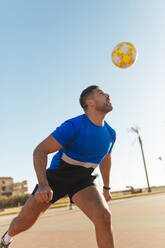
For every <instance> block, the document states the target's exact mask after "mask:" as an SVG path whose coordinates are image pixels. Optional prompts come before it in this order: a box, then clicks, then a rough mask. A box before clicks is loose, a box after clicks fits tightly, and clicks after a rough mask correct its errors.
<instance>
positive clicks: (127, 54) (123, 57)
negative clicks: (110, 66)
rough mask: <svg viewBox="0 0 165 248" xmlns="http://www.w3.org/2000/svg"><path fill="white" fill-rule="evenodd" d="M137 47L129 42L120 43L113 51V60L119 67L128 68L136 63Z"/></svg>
mask: <svg viewBox="0 0 165 248" xmlns="http://www.w3.org/2000/svg"><path fill="white" fill-rule="evenodd" d="M136 55H137V52H136V47H135V46H134V45H132V44H131V43H129V42H121V43H119V44H118V45H117V46H116V47H115V48H114V50H113V51H112V62H113V63H114V65H116V66H118V67H119V68H128V67H130V66H131V65H133V64H134V63H135V60H136Z"/></svg>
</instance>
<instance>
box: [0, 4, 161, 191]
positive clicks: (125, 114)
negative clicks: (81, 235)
mask: <svg viewBox="0 0 165 248" xmlns="http://www.w3.org/2000/svg"><path fill="white" fill-rule="evenodd" d="M164 12H165V2H164V0H157V1H155V0H145V1H144V0H136V1H132V0H125V1H121V0H115V1H112V0H102V1H100V0H90V1H89V0H83V1H82V0H70V1H68V0H60V1H58V0H47V1H43V0H35V1H34V0H33V1H32V0H28V1H23V0H15V1H12V0H10V1H9V0H5V1H1V2H0V116H1V117H0V133H1V136H0V137H1V138H0V151H1V156H0V176H1V177H3V176H12V177H13V178H14V181H15V182H17V181H22V180H25V179H26V180H28V187H29V191H31V190H32V189H33V187H34V185H35V184H36V176H35V173H34V169H33V159H32V153H33V150H34V148H35V147H36V146H37V145H38V144H39V143H40V142H41V141H42V140H43V139H44V138H46V137H47V136H48V135H49V134H50V133H51V132H52V131H53V130H54V129H55V128H56V127H57V126H58V125H60V123H62V122H63V121H64V120H66V119H68V118H71V117H74V116H76V115H79V114H82V113H83V111H82V109H81V107H80V105H79V102H78V99H79V95H80V93H81V91H82V90H83V89H84V88H85V87H87V86H89V85H91V84H98V85H99V86H100V87H101V88H102V89H103V90H104V91H105V92H108V93H109V94H110V98H111V102H112V104H113V107H114V110H113V111H112V112H111V113H110V114H108V115H107V117H106V121H107V122H108V123H109V124H110V125H111V126H112V127H113V128H114V129H115V130H116V132H117V141H116V144H115V146H114V149H113V154H112V162H113V163H112V172H111V187H112V190H118V189H124V188H125V186H127V185H132V186H134V187H145V186H146V178H145V172H144V167H143V161H142V156H141V151H140V146H139V144H138V140H137V136H136V135H135V134H134V133H130V132H128V130H129V129H130V128H131V127H132V126H136V125H138V127H139V128H140V135H141V137H142V140H143V146H144V152H145V157H146V164H147V169H148V174H149V180H150V184H151V186H155V185H164V184H165V170H164V168H163V163H161V161H160V160H158V157H159V156H161V157H162V158H163V160H164V162H165V109H164V106H165V97H164V95H165V79H164V70H165V69H164V58H165V45H164V44H165V29H164V26H165V16H164ZM122 41H128V42H131V43H133V44H134V45H135V46H136V48H137V50H138V59H137V62H136V63H135V64H134V65H133V66H132V67H130V68H128V69H119V68H117V67H115V66H114V65H113V64H112V61H111V52H112V50H113V48H114V46H116V44H118V43H119V42H122ZM51 157H52V155H50V157H49V162H50V159H51ZM164 167H165V164H164ZM96 172H97V171H96Z"/></svg>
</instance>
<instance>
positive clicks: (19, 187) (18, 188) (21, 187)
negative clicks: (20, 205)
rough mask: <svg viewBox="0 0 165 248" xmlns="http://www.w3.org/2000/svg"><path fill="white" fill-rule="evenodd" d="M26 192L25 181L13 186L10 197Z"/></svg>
mask: <svg viewBox="0 0 165 248" xmlns="http://www.w3.org/2000/svg"><path fill="white" fill-rule="evenodd" d="M27 192H28V187H27V181H26V180H25V181H23V182H20V183H14V184H13V192H12V195H23V194H26V193H27Z"/></svg>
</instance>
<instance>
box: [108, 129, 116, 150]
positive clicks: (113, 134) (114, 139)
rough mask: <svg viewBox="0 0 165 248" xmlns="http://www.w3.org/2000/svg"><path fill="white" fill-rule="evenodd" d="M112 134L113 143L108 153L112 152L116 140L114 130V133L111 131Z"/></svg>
mask: <svg viewBox="0 0 165 248" xmlns="http://www.w3.org/2000/svg"><path fill="white" fill-rule="evenodd" d="M111 134H112V137H113V140H112V145H111V147H110V149H109V152H108V153H111V152H112V148H113V146H114V144H115V141H116V132H115V131H114V130H113V133H111Z"/></svg>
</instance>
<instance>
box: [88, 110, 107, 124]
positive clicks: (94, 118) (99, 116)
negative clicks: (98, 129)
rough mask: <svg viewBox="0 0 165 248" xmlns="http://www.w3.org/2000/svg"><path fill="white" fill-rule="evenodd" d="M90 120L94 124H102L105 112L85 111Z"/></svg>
mask: <svg viewBox="0 0 165 248" xmlns="http://www.w3.org/2000/svg"><path fill="white" fill-rule="evenodd" d="M85 114H86V115H87V116H88V118H89V119H90V121H91V122H92V123H94V124H95V125H96V126H104V118H105V115H106V114H105V113H104V114H103V113H100V112H95V113H88V112H86V113H85Z"/></svg>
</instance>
